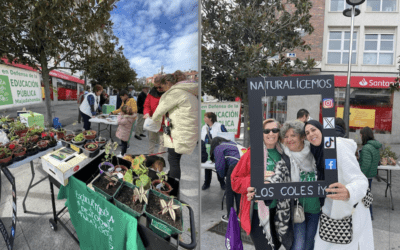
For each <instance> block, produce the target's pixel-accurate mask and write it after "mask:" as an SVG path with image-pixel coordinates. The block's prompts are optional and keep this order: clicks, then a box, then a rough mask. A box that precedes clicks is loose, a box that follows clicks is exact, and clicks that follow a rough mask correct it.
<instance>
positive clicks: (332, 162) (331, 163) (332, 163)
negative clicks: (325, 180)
mask: <svg viewBox="0 0 400 250" xmlns="http://www.w3.org/2000/svg"><path fill="white" fill-rule="evenodd" d="M325 169H329V170H331V169H336V159H325Z"/></svg>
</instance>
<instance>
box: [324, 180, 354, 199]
mask: <svg viewBox="0 0 400 250" xmlns="http://www.w3.org/2000/svg"><path fill="white" fill-rule="evenodd" d="M325 192H329V193H336V194H329V195H327V196H326V197H328V198H331V199H332V200H341V201H347V200H348V199H350V193H349V190H347V188H346V186H345V185H343V184H342V183H339V182H336V183H333V184H331V185H329V188H327V189H325Z"/></svg>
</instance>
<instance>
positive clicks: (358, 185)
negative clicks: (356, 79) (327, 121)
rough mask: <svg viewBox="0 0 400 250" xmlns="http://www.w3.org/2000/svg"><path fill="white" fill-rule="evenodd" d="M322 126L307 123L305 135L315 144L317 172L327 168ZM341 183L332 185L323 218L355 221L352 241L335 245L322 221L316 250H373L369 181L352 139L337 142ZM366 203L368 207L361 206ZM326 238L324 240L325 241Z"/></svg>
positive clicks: (311, 122)
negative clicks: (365, 198)
mask: <svg viewBox="0 0 400 250" xmlns="http://www.w3.org/2000/svg"><path fill="white" fill-rule="evenodd" d="M322 130H323V129H322V125H321V123H319V122H318V121H315V120H311V121H308V122H306V123H305V134H306V138H307V140H308V141H309V142H310V143H311V151H312V152H313V155H314V157H315V160H316V162H317V165H318V164H320V165H322V166H317V168H322V169H323V168H324V166H323V164H324V163H323V159H324V150H323V147H324V146H323V142H322V140H323V138H322ZM336 146H337V147H336V148H337V161H338V182H336V183H333V184H331V185H329V188H327V189H326V190H325V191H326V192H328V194H327V196H326V199H325V203H324V205H323V207H322V215H321V219H322V217H323V216H325V217H327V218H330V220H332V219H334V220H336V221H339V222H340V221H342V220H346V219H347V220H348V218H351V224H350V225H351V227H352V230H351V237H349V238H350V239H349V240H347V241H342V242H336V243H335V242H332V241H335V240H331V241H329V240H328V239H327V238H325V237H324V234H325V233H324V231H323V230H321V228H323V227H325V226H326V225H324V224H326V222H325V220H324V221H322V220H320V222H319V225H318V229H319V233H318V234H317V235H316V237H315V249H335V250H336V249H337V250H341V249H343V250H358V249H363V250H373V249H374V238H373V233H372V232H373V231H372V221H371V216H370V212H369V210H368V208H367V206H366V205H365V203H364V199H363V198H364V197H365V196H366V193H367V189H368V180H367V178H366V177H365V175H364V174H363V173H362V172H361V169H360V166H359V164H358V162H357V159H356V156H355V151H356V150H357V144H356V143H355V142H354V141H353V140H351V139H345V138H340V137H337V138H336ZM360 203H364V204H360ZM321 236H322V237H321Z"/></svg>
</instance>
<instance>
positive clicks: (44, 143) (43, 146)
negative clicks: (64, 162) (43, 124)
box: [37, 140, 49, 150]
mask: <svg viewBox="0 0 400 250" xmlns="http://www.w3.org/2000/svg"><path fill="white" fill-rule="evenodd" d="M48 144H49V141H46V140H44V141H39V142H38V143H37V145H38V147H39V150H44V149H46V148H47V145H48Z"/></svg>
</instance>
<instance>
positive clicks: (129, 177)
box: [124, 169, 133, 183]
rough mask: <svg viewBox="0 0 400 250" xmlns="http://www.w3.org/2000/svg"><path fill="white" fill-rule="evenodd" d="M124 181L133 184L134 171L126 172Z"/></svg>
mask: <svg viewBox="0 0 400 250" xmlns="http://www.w3.org/2000/svg"><path fill="white" fill-rule="evenodd" d="M124 181H126V182H128V183H133V173H132V169H129V170H128V171H126V173H125V175H124Z"/></svg>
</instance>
